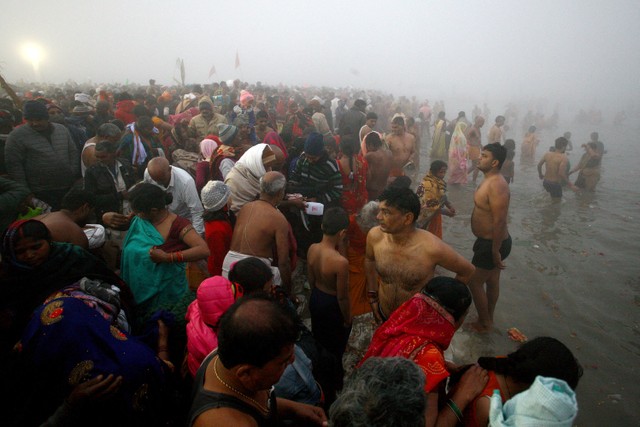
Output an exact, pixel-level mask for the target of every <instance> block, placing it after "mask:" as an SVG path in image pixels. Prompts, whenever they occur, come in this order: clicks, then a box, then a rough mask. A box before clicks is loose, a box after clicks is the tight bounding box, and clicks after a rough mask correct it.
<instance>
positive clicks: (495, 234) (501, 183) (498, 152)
mask: <svg viewBox="0 0 640 427" xmlns="http://www.w3.org/2000/svg"><path fill="white" fill-rule="evenodd" d="M506 157H507V149H506V148H504V147H503V146H502V145H500V144H499V143H493V144H488V145H485V146H484V148H483V149H482V153H481V154H480V160H479V161H478V169H480V171H481V172H482V173H483V174H484V180H483V181H482V183H481V184H480V186H479V187H478V189H477V190H476V193H475V194H474V196H473V202H474V208H473V213H472V214H471V231H472V232H473V234H474V235H475V236H476V237H477V239H476V242H475V243H474V244H473V260H472V261H471V262H472V263H473V265H474V266H475V267H476V271H475V273H474V274H473V277H472V278H471V281H470V282H469V289H470V290H471V295H472V296H473V302H474V304H475V306H476V310H477V311H478V321H477V322H474V323H472V324H471V327H472V328H473V329H475V330H476V331H477V332H488V331H490V330H491V328H492V326H493V312H494V311H495V308H496V303H497V302H498V295H499V293H500V270H502V269H504V268H505V265H504V262H503V261H504V260H505V259H506V258H507V256H509V253H510V252H511V236H509V230H508V229H507V212H508V211H509V199H510V197H511V195H510V193H509V184H508V183H507V181H506V180H505V179H504V178H503V177H502V174H501V173H500V168H502V164H503V163H504V161H505V159H506ZM485 283H486V285H487V287H486V290H485V287H484V285H485Z"/></svg>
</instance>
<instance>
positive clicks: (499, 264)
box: [493, 253, 507, 270]
mask: <svg viewBox="0 0 640 427" xmlns="http://www.w3.org/2000/svg"><path fill="white" fill-rule="evenodd" d="M493 263H494V264H495V266H496V268H499V269H500V270H504V269H505V268H507V266H506V265H505V264H504V263H503V262H502V256H501V255H500V253H498V254H495V255H493Z"/></svg>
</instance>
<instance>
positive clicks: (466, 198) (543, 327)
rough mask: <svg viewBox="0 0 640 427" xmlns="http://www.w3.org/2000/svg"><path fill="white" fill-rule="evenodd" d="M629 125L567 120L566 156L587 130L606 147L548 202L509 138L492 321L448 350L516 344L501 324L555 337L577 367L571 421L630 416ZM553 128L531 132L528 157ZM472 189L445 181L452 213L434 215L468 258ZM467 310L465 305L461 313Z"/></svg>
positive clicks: (634, 129)
mask: <svg viewBox="0 0 640 427" xmlns="http://www.w3.org/2000/svg"><path fill="white" fill-rule="evenodd" d="M639 127H640V126H638V124H631V123H627V124H626V126H622V127H614V126H612V125H609V126H608V125H601V126H598V128H593V127H592V126H579V125H570V126H568V127H567V128H566V130H570V131H571V132H572V134H573V136H572V141H573V146H574V149H573V151H572V152H571V153H570V154H569V159H570V161H571V164H572V165H575V164H577V162H578V160H579V159H580V156H581V155H582V153H583V149H582V148H581V147H580V145H581V144H583V143H585V142H587V141H588V140H589V134H590V132H592V131H594V130H595V131H598V132H599V134H600V140H601V141H603V142H604V144H605V149H606V150H607V153H606V154H605V156H604V159H603V167H602V169H603V170H602V178H601V180H600V182H599V184H598V187H597V189H596V192H595V193H592V194H576V193H573V192H572V191H571V190H565V193H564V196H563V199H562V202H561V203H553V202H552V201H551V199H550V197H549V195H548V193H546V192H545V191H544V189H543V188H542V182H541V180H540V179H538V174H537V170H536V168H535V166H528V167H520V165H519V158H520V151H519V147H520V143H521V141H522V138H521V135H517V136H518V138H514V139H516V147H517V148H516V157H515V159H514V161H515V163H516V174H515V181H514V183H512V184H511V204H510V208H509V231H510V233H511V236H512V238H513V249H512V251H511V254H510V256H509V257H508V258H507V260H506V265H507V269H506V270H504V271H503V273H502V276H501V283H500V292H501V294H500V299H499V301H498V305H497V308H496V313H495V329H494V331H493V332H492V333H489V334H487V335H478V334H474V333H471V332H466V331H463V330H462V329H461V330H460V331H458V332H457V333H456V337H455V338H454V341H453V343H452V346H451V350H450V351H449V356H450V357H452V358H453V359H454V361H455V362H458V363H471V362H474V361H475V360H476V359H477V358H478V357H480V356H489V355H506V354H507V353H509V352H511V351H513V350H515V349H516V348H517V343H515V342H514V341H512V340H510V339H509V338H508V337H507V333H506V331H507V329H508V328H510V327H517V328H518V329H520V331H522V332H523V333H524V334H525V335H526V336H527V337H529V338H530V339H531V338H535V337H537V336H552V337H554V338H557V339H559V340H560V341H562V342H563V343H564V344H565V345H567V346H568V347H569V348H570V349H571V351H572V352H573V354H574V355H575V356H576V357H577V358H578V360H579V361H580V363H581V364H582V366H583V367H584V375H583V377H582V379H581V380H580V384H579V385H578V388H577V390H576V392H577V396H578V404H579V415H578V418H577V420H576V422H575V425H578V426H638V425H640V375H639V373H638V365H639V362H640V317H639V316H638V313H639V311H640V274H639V273H640V186H639V185H638V184H639V183H640V167H639V166H638V162H639V161H640V142H639V141H638V140H637V139H638V138H637V135H638V130H639ZM487 132H488V129H484V134H485V135H486V133H487ZM562 132H564V129H561V130H558V131H556V132H548V133H546V134H545V133H542V134H540V135H539V137H540V140H541V143H540V145H539V146H538V150H537V153H536V160H538V159H540V157H541V156H542V155H543V154H544V152H545V151H546V150H548V148H549V147H550V146H552V145H553V141H554V139H555V138H556V137H557V136H560V135H562ZM513 136H516V135H513ZM513 136H508V137H513ZM426 148H427V147H426V144H424V143H423V145H422V150H421V151H422V153H423V154H422V156H421V170H426V169H427V168H428V158H427V157H426V156H425V154H424V153H426V152H427V151H428V150H427V149H426ZM576 175H577V174H574V175H572V176H571V178H572V180H574V179H575V177H576ZM481 176H482V174H480V175H479V177H478V183H480V180H481ZM474 189H475V188H474V185H473V184H472V183H471V181H470V182H469V183H468V184H467V185H464V186H453V185H450V186H449V200H451V202H452V203H453V205H454V206H455V207H456V209H457V212H458V214H457V215H456V216H455V217H454V218H449V217H444V218H443V238H444V241H445V242H447V243H449V244H450V245H451V246H453V247H454V248H455V249H456V250H457V251H458V252H460V253H461V254H462V255H463V256H465V257H466V258H467V259H469V260H470V259H471V258H472V255H473V251H472V249H471V248H472V246H473V242H474V240H475V238H474V236H473V235H472V233H471V228H470V218H471V211H472V208H473V192H474ZM475 316H476V313H475V309H474V308H473V305H472V308H471V312H470V314H469V316H468V318H469V319H472V318H474V317H475Z"/></svg>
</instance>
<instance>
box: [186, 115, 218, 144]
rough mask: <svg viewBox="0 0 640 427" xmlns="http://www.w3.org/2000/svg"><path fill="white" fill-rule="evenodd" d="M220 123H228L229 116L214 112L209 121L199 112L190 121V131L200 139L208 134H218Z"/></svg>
mask: <svg viewBox="0 0 640 427" xmlns="http://www.w3.org/2000/svg"><path fill="white" fill-rule="evenodd" d="M220 123H227V118H226V117H225V116H223V115H222V114H218V113H213V118H211V121H209V122H207V121H206V120H205V119H204V117H202V114H198V115H197V116H195V117H194V118H192V119H191V121H190V122H189V133H191V134H192V135H193V136H194V137H195V138H196V139H197V140H198V141H200V140H202V139H204V138H205V137H206V136H207V135H210V134H211V135H217V134H218V124H220Z"/></svg>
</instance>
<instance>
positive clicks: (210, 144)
mask: <svg viewBox="0 0 640 427" xmlns="http://www.w3.org/2000/svg"><path fill="white" fill-rule="evenodd" d="M216 140H217V141H216ZM221 144H222V142H221V141H220V138H218V137H217V136H213V137H212V138H205V139H203V140H202V141H200V154H202V159H203V160H206V161H209V160H210V159H211V155H212V154H213V153H214V152H215V151H216V150H217V149H218V146H219V145H221Z"/></svg>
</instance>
